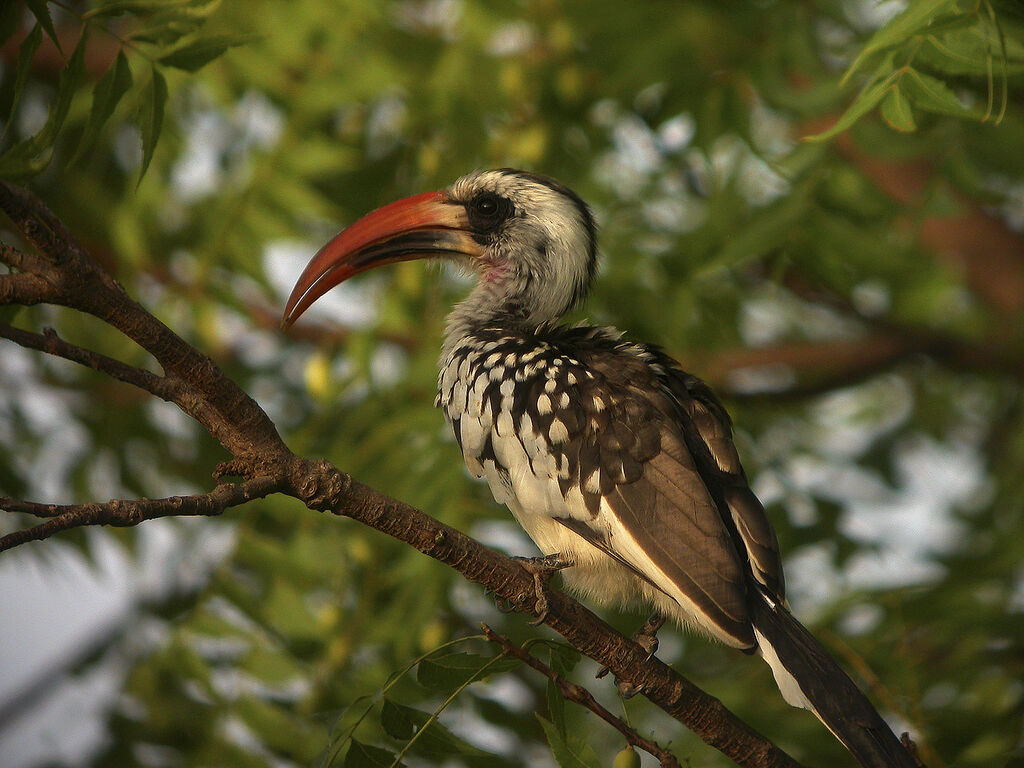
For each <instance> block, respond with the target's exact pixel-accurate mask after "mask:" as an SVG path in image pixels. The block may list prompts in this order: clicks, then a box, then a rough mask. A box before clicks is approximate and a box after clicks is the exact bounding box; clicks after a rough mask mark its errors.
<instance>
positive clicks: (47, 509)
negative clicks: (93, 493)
mask: <svg viewBox="0 0 1024 768" xmlns="http://www.w3.org/2000/svg"><path fill="white" fill-rule="evenodd" d="M282 485H283V481H282V478H276V477H261V478H256V479H254V480H250V481H248V482H244V483H237V484H236V483H223V484H221V485H218V486H217V487H216V488H214V489H213V490H212V491H210V492H209V493H201V494H197V495H195V496H170V497H168V498H166V499H114V500H112V501H108V502H107V503H106V504H70V505H63V504H38V503H36V502H32V501H21V500H19V499H9V498H6V497H0V510H3V511H5V512H23V513H25V514H29V515H34V516H36V517H48V518H51V519H49V520H47V521H46V522H45V523H42V524H40V525H35V526H33V527H31V528H26V529H24V530H20V531H14V532H13V533H9V534H7V535H6V536H3V537H0V552H2V551H4V550H6V549H11V548H12V547H16V546H18V545H19V544H24V543H25V542H28V541H40V540H42V539H47V538H49V537H50V536H52V535H53V534H55V533H58V532H60V531H66V530H67V529H69V528H78V527H80V526H83V525H114V526H118V527H126V526H132V525H138V524H139V523H141V522H144V521H146V520H156V519H157V518H161V517H186V516H194V515H203V516H207V517H209V516H214V515H219V514H221V513H222V512H223V511H224V510H225V509H228V508H229V507H237V506H238V505H239V504H245V503H246V502H248V501H252V500H253V499H261V498H263V497H264V496H269V495H270V494H272V493H277V492H278V491H280V490H281V489H282Z"/></svg>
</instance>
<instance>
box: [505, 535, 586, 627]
mask: <svg viewBox="0 0 1024 768" xmlns="http://www.w3.org/2000/svg"><path fill="white" fill-rule="evenodd" d="M512 559H513V560H515V561H516V562H518V563H519V564H520V565H521V566H522V567H523V569H524V570H525V571H526V572H527V573H529V574H530V575H531V576H533V589H534V594H535V595H536V597H537V602H536V603H534V610H535V611H536V612H537V618H536V619H534V620H533V621H530V622H528V623H529V624H530V626H531V627H536V626H539V625H541V624H543V623H544V619H546V618H547V615H548V608H549V605H548V596H547V586H548V582H549V581H551V577H552V576H553V575H554V574H555V573H557V572H558V571H561V570H562V569H564V568H569V567H571V566H572V565H573V561H572V560H569V559H568V558H566V557H565V556H564V555H562V554H560V553H557V552H556V553H555V554H553V555H544V556H543V557H514V558H512Z"/></svg>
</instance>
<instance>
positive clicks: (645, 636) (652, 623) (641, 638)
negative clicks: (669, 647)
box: [633, 613, 665, 661]
mask: <svg viewBox="0 0 1024 768" xmlns="http://www.w3.org/2000/svg"><path fill="white" fill-rule="evenodd" d="M664 623H665V617H664V616H662V615H661V614H658V613H652V614H651V615H650V617H649V618H648V619H647V621H645V622H644V624H643V626H642V627H640V629H638V630H637V631H636V632H634V633H633V642H634V643H636V644H638V645H639V646H640V647H641V648H643V649H644V650H645V651H647V659H645V661H647V660H649V659H651V658H652V657H653V656H654V654H655V653H657V651H658V630H659V629H661V627H662V625H663V624H664Z"/></svg>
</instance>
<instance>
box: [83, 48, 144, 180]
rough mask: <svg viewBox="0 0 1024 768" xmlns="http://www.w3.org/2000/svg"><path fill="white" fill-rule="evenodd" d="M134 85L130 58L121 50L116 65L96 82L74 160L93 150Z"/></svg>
mask: <svg viewBox="0 0 1024 768" xmlns="http://www.w3.org/2000/svg"><path fill="white" fill-rule="evenodd" d="M131 85H132V72H131V69H129V67H128V58H127V57H126V56H125V55H124V51H119V52H118V54H117V59H116V60H115V61H114V66H112V67H111V68H110V69H108V70H107V74H105V75H104V76H103V79H102V80H100V81H99V82H98V83H97V84H96V88H95V89H94V90H93V94H92V111H91V112H90V113H89V122H88V123H87V124H86V126H85V130H84V131H83V132H82V140H81V141H80V142H79V144H78V151H77V152H75V157H74V159H73V160H72V162H75V161H77V160H78V159H79V158H80V157H81V156H82V155H84V154H85V153H87V152H89V151H90V150H92V148H93V146H94V145H95V144H96V139H97V138H98V137H99V135H100V131H101V130H102V128H103V126H104V125H105V124H106V122H107V120H109V119H110V116H111V115H112V114H114V108H115V107H117V104H118V102H119V101H120V100H121V97H122V96H124V94H125V93H126V92H127V90H128V89H129V88H131Z"/></svg>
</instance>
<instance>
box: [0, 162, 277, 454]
mask: <svg viewBox="0 0 1024 768" xmlns="http://www.w3.org/2000/svg"><path fill="white" fill-rule="evenodd" d="M0 209H2V210H3V211H4V212H5V213H6V214H7V216H8V217H9V218H10V219H11V221H12V222H13V223H14V224H15V225H16V226H17V227H18V229H19V230H20V231H21V232H22V234H23V235H24V236H25V238H26V239H27V240H28V241H29V242H30V243H32V244H33V245H34V246H35V247H36V248H38V249H39V251H40V252H41V253H42V254H43V255H44V256H45V257H46V260H47V262H48V264H49V266H50V268H49V270H46V271H44V272H41V273H40V275H39V276H40V277H42V278H43V280H44V281H45V282H46V283H48V284H49V285H50V286H51V291H50V292H49V293H48V294H47V296H46V297H45V298H43V299H42V300H43V301H46V302H49V303H52V304H61V305H63V306H67V307H71V308H72V309H78V310H80V311H82V312H87V313H89V314H91V315H94V316H96V317H98V318H99V319H101V320H103V321H104V322H106V323H108V324H110V325H111V326H113V327H114V328H117V329H118V330H119V331H121V332H122V333H123V334H125V335H126V336H127V337H128V338H130V339H132V341H134V342H135V343H137V344H139V346H141V347H142V348H143V349H145V350H146V351H148V352H149V353H150V354H151V355H153V356H154V357H155V358H156V359H157V361H158V362H159V363H160V365H161V366H162V367H163V369H164V371H165V372H166V373H168V374H172V375H174V376H176V377H177V378H179V379H181V380H182V381H186V382H188V383H189V384H190V385H191V387H192V388H193V389H194V390H195V392H196V393H197V394H198V395H200V396H201V399H202V400H203V401H205V402H206V403H207V404H208V405H209V406H210V408H197V409H193V408H192V404H191V403H187V402H181V401H176V402H178V405H179V406H181V408H182V409H183V410H184V411H185V412H186V413H187V414H188V415H189V416H192V417H193V418H195V419H196V420H197V421H199V422H200V423H201V424H202V425H203V426H204V427H205V428H206V429H207V430H208V431H209V432H210V434H212V435H213V437H214V438H215V439H216V440H217V441H218V442H220V443H221V444H222V445H223V446H224V447H225V448H227V449H228V450H229V451H230V452H231V453H232V454H233V455H234V456H238V457H244V456H249V457H252V456H255V455H256V454H258V453H260V452H261V450H262V452H264V453H266V452H268V451H275V452H276V453H277V454H278V455H279V456H280V457H284V456H286V455H287V454H288V451H287V448H285V445H284V442H283V441H282V440H281V436H280V435H279V434H278V432H277V428H276V427H275V426H274V424H273V422H271V421H270V418H269V417H268V416H267V415H266V413H264V412H263V410H262V409H261V408H260V407H259V406H258V405H256V403H255V402H254V401H253V399H252V398H251V397H249V395H248V394H247V393H246V392H245V391H244V390H243V389H242V388H241V387H239V386H238V385H237V384H236V383H235V382H234V381H232V380H231V379H229V378H228V377H227V376H225V375H224V373H223V372H222V371H221V370H220V368H219V367H217V365H216V364H215V363H214V362H213V361H212V360H211V359H210V358H209V357H207V356H206V355H204V354H202V353H201V352H199V350H197V349H196V348H195V347H193V346H191V345H190V344H189V343H188V342H186V341H185V340H184V339H182V338H181V337H180V336H178V335H177V334H176V333H174V332H173V331H172V330H171V329H170V328H168V327H167V326H166V325H164V324H163V323H161V322H160V321H159V320H157V319H156V318H155V317H153V315H151V314H150V313H149V312H147V311H146V310H145V308H143V307H142V305H140V304H139V303H138V302H136V301H135V300H133V299H132V298H131V297H130V296H128V294H127V293H126V292H125V290H124V289H123V288H122V287H121V286H120V284H118V283H117V281H116V280H114V279H113V278H112V277H111V276H110V275H109V274H107V273H106V272H104V271H103V269H102V268H101V267H100V266H99V265H98V264H97V263H96V262H95V261H94V260H93V259H92V258H90V257H89V256H88V254H86V252H85V251H84V250H83V249H82V247H81V246H80V245H79V244H78V243H77V242H75V240H74V238H73V237H72V236H71V234H70V233H69V232H68V231H67V230H66V229H65V228H64V225H63V224H61V223H60V221H59V220H58V219H57V218H56V217H55V216H54V215H53V213H51V212H50V210H49V209H48V208H46V206H45V205H43V203H42V202H41V201H40V200H39V199H38V198H36V197H35V196H34V195H32V194H31V193H30V192H29V191H28V190H25V189H21V188H19V187H15V186H13V185H10V184H7V183H5V182H0Z"/></svg>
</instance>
